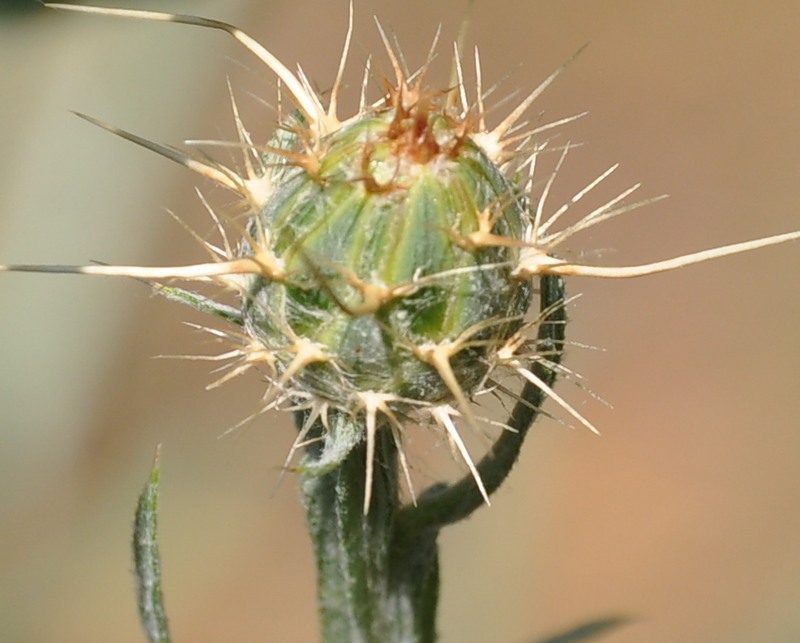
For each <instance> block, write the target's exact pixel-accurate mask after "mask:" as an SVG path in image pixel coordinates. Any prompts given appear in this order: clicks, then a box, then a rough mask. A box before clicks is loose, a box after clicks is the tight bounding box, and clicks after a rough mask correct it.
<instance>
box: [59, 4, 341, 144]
mask: <svg viewBox="0 0 800 643" xmlns="http://www.w3.org/2000/svg"><path fill="white" fill-rule="evenodd" d="M45 6H46V7H49V8H51V9H62V10H65V11H77V12H80V13H92V14H97V15H103V16H115V17H119V18H133V19H136V20H151V21H154V22H174V23H178V24H184V25H192V26H195V27H205V28H208V29H216V30H219V31H224V32H225V33H227V34H229V35H230V36H232V37H233V38H234V39H236V40H238V41H239V42H240V43H241V44H242V45H244V46H245V48H246V49H247V50H248V51H250V53H252V54H254V55H255V56H256V57H257V58H258V59H259V60H261V62H263V63H264V64H265V65H267V67H269V69H270V70H271V71H272V72H273V73H274V74H275V75H276V76H277V77H278V78H279V79H280V80H281V81H282V82H283V84H285V85H286V87H287V89H288V90H289V92H290V93H291V94H292V96H293V98H294V100H295V102H296V103H297V107H298V108H299V109H300V110H301V111H302V112H303V113H304V115H305V116H306V118H308V120H309V121H310V122H311V123H313V124H315V125H317V126H318V127H319V129H320V130H321V131H320V135H322V134H324V133H327V132H328V131H330V130H328V129H327V125H328V123H327V119H326V115H325V113H324V112H322V113H321V112H320V110H319V107H318V102H317V99H316V96H314V95H312V94H310V93H309V92H308V91H306V89H305V88H304V87H303V85H302V83H301V82H300V80H298V78H297V77H296V76H295V75H294V74H293V73H292V72H290V71H289V70H288V69H287V68H286V66H285V65H284V64H283V63H281V61H279V60H278V59H277V58H275V56H273V55H272V53H270V52H269V51H268V50H267V49H266V48H265V47H264V46H263V45H261V44H260V43H259V42H258V41H256V40H254V39H253V38H252V37H251V36H249V35H247V34H246V33H245V32H243V31H242V30H241V29H238V28H237V27H234V26H233V25H230V24H228V23H226V22H221V21H219V20H212V19H209V18H201V17H199V16H190V15H185V14H178V13H166V12H161V11H140V10H136V9H110V8H107V7H89V6H83V5H72V4H62V3H47V4H45ZM334 129H335V128H334Z"/></svg>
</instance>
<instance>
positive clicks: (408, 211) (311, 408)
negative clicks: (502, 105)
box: [2, 5, 800, 640]
mask: <svg viewBox="0 0 800 643" xmlns="http://www.w3.org/2000/svg"><path fill="white" fill-rule="evenodd" d="M54 6H57V7H59V8H64V9H71V10H75V11H83V12H87V13H105V14H108V15H118V16H123V17H133V18H144V19H149V20H157V21H167V22H182V23H188V24H193V25H197V26H204V27H210V28H214V29H220V30H223V31H225V32H227V33H229V34H230V35H232V36H233V37H234V38H236V39H237V40H239V41H240V42H242V43H243V44H244V45H245V46H246V47H247V48H248V49H249V50H250V51H251V52H252V53H254V54H255V55H256V56H258V57H259V58H260V59H261V60H262V61H263V62H264V63H265V64H266V65H267V66H268V67H269V68H270V69H271V70H272V71H273V72H274V73H275V74H276V76H277V77H278V78H279V80H280V82H281V87H282V88H283V92H284V94H286V95H288V96H289V98H290V99H291V100H292V102H293V103H294V110H292V111H291V112H290V113H288V114H279V115H278V124H277V128H276V133H275V134H274V136H273V138H272V139H271V140H270V141H269V142H268V143H267V145H266V146H262V145H259V144H257V143H254V142H253V141H252V139H251V136H250V134H249V133H248V132H247V130H246V129H245V127H244V125H243V124H242V122H241V121H240V119H239V118H238V114H237V110H236V106H235V104H234V115H235V119H236V123H237V127H238V130H239V138H240V140H239V142H238V146H239V147H241V148H242V149H243V150H244V160H243V166H242V168H231V167H228V166H225V165H222V164H219V163H217V162H214V161H210V160H209V159H208V158H205V157H203V156H199V155H194V154H191V153H187V152H183V151H178V150H175V149H174V148H169V147H164V146H161V145H158V144H155V143H152V142H149V141H146V140H144V139H141V138H139V137H137V136H135V135H133V134H130V133H127V132H123V131H121V130H119V129H116V128H114V127H110V126H107V125H103V124H101V123H99V122H98V121H96V120H94V119H91V118H88V117H85V118H87V120H90V121H92V122H94V123H96V124H98V125H100V126H102V127H105V128H106V129H109V130H110V131H112V132H114V133H117V134H119V135H121V136H123V137H124V138H127V139H128V140H131V141H133V142H135V143H137V144H140V145H143V146H145V147H147V148H149V149H152V150H154V151H156V152H158V153H159V154H162V155H164V156H166V157H168V158H170V159H171V160H173V161H176V162H178V163H180V164H182V165H184V166H186V167H188V168H189V169H191V170H193V171H195V172H197V173H199V174H200V175H202V176H204V177H205V178H207V179H210V180H211V181H213V182H215V183H217V184H218V185H221V186H223V187H224V188H227V189H229V190H231V191H232V192H234V193H235V194H236V195H237V196H238V197H240V198H241V202H242V204H243V209H244V210H245V214H244V216H242V217H231V218H230V220H223V217H221V215H218V214H216V213H214V212H213V211H211V214H212V216H213V217H215V220H216V221H217V222H218V225H219V230H220V233H221V242H220V243H219V244H217V245H214V244H211V243H210V242H204V244H205V246H206V248H207V249H208V250H209V252H210V253H211V257H212V259H211V260H210V261H209V262H207V263H202V264H196V265H192V266H185V267H170V268H144V267H134V266H82V267H75V266H6V267H4V268H2V269H3V270H6V271H10V270H17V271H45V272H72V273H80V274H97V275H111V276H127V277H136V278H140V279H145V280H148V281H151V282H162V281H164V280H169V281H170V283H169V284H163V283H160V284H159V285H157V286H156V287H157V288H158V289H159V290H160V292H162V293H163V294H165V295H167V296H168V297H170V298H173V299H176V300H179V301H182V302H184V303H187V304H190V305H192V306H194V307H195V308H198V309H200V310H202V311H204V312H208V313H211V314H213V315H215V316H217V317H221V318H224V319H226V320H227V321H229V322H231V324H232V329H230V330H224V331H220V330H214V329H209V332H213V333H216V334H218V336H220V337H223V338H225V339H226V340H228V341H229V342H230V343H231V345H232V346H231V348H230V350H229V351H227V352H226V354H225V357H229V358H230V359H231V369H230V371H229V372H228V374H227V375H226V376H225V378H224V379H227V378H229V377H232V376H234V375H237V374H239V373H241V372H243V371H245V370H247V369H249V368H251V367H254V368H257V369H258V370H259V371H260V372H261V373H262V374H263V376H264V377H265V378H266V380H267V381H268V382H269V385H270V387H271V390H272V393H271V396H270V397H269V398H267V402H266V403H265V405H264V407H263V409H262V410H268V409H271V408H284V409H288V410H291V411H293V412H294V413H295V414H296V417H297V419H298V427H299V433H298V437H297V440H296V441H295V444H294V445H293V447H292V449H291V452H290V454H289V458H288V459H287V467H288V466H290V463H291V461H292V460H293V456H294V455H295V453H296V452H297V451H298V450H299V449H301V448H306V454H305V456H304V458H303V460H302V462H301V464H300V466H299V467H298V469H299V471H300V472H301V474H302V475H303V493H304V498H305V501H306V506H307V509H308V511H309V524H310V527H311V530H312V535H313V538H314V542H315V546H316V547H317V555H318V563H319V570H320V592H321V596H320V601H321V602H320V604H321V609H322V615H323V627H324V628H325V632H326V639H327V640H358V639H359V638H362V639H364V640H413V639H414V638H415V639H417V640H429V639H430V638H431V637H432V636H433V634H432V632H433V616H434V611H435V593H436V587H437V581H438V578H437V570H436V564H435V562H436V534H437V532H438V529H440V528H441V527H442V526H443V525H445V524H448V523H450V522H453V521H456V520H459V519H461V518H463V517H464V516H466V515H468V514H469V513H470V512H471V511H473V510H474V509H475V508H476V507H477V506H479V505H480V504H482V503H484V502H485V503H487V504H488V502H489V496H490V495H491V493H492V492H493V491H494V490H495V489H496V488H497V487H498V486H499V484H500V483H501V482H502V480H503V479H504V477H505V476H506V475H507V474H508V472H509V471H510V468H511V466H512V465H513V462H514V460H515V459H516V455H517V453H518V450H519V446H520V444H521V441H522V438H523V437H524V435H525V432H526V430H527V429H528V427H529V426H530V424H531V422H532V421H533V419H534V418H535V415H536V413H537V410H538V408H539V406H540V403H541V402H542V401H543V399H544V398H545V397H551V398H553V399H554V400H555V401H556V402H557V403H558V404H560V405H561V406H562V407H564V408H565V409H566V411H567V412H569V413H570V414H571V415H572V416H573V417H574V418H575V420H576V421H577V422H579V423H582V424H584V425H586V426H588V427H589V428H593V427H592V425H591V424H590V423H589V422H588V421H587V420H586V419H585V418H584V417H583V416H581V415H580V414H579V413H578V412H577V411H576V410H575V409H574V408H573V407H571V406H570V405H569V404H568V402H566V401H565V400H564V399H563V398H561V397H560V396H559V395H558V393H556V392H555V391H554V390H553V388H552V385H553V382H554V379H555V376H556V374H558V373H560V372H562V369H563V367H562V366H561V364H560V359H561V352H562V346H563V341H564V331H565V321H566V318H565V313H564V287H563V281H562V279H563V277H565V276H569V275H587V276H601V277H634V276H640V275H646V274H652V273H654V272H659V271H664V270H670V269H673V268H677V267H681V266H685V265H688V264H690V263H696V262H700V261H705V260H707V259H711V258H715V257H721V256H725V255H727V254H734V253H738V252H743V251H746V250H750V249H755V248H759V247H763V246H766V245H772V244H776V243H781V242H783V241H787V240H790V239H795V238H797V237H798V236H800V233H789V234H785V235H779V236H775V237H768V238H765V239H761V240H757V241H750V242H745V243H741V244H735V245H733V246H727V247H723V248H717V249H714V250H710V251H705V252H700V253H695V254H691V255H686V256H682V257H678V258H676V259H671V260H667V261H660V262H655V263H652V264H647V265H644V266H634V267H600V266H590V265H583V264H577V263H572V262H569V261H567V260H566V259H563V258H561V257H560V256H559V255H560V253H559V248H561V247H562V246H563V244H564V242H565V241H566V240H567V239H569V238H570V237H571V236H572V235H574V234H576V233H578V232H580V231H582V230H585V229H586V228H589V227H591V226H594V225H596V224H598V223H601V222H603V221H607V220H609V219H611V218H613V217H616V216H619V215H621V214H624V213H626V212H628V211H630V210H632V209H635V208H636V207H639V206H640V205H643V204H644V203H646V202H638V203H629V202H627V201H626V199H627V197H628V196H629V195H630V194H631V193H632V192H633V191H634V190H635V189H636V187H638V186H635V187H633V188H631V189H629V190H626V191H625V192H623V193H622V194H621V195H619V196H618V197H616V198H614V199H612V200H610V201H608V202H607V203H605V204H603V205H601V206H599V207H597V208H595V209H593V210H592V211H591V212H590V213H589V214H587V215H585V216H583V217H582V218H580V219H579V220H578V221H577V222H574V223H570V224H567V225H563V226H559V227H556V226H557V225H558V224H560V223H561V221H563V220H564V218H563V217H564V215H565V214H566V213H567V210H568V209H569V208H570V207H572V206H573V205H575V204H576V203H577V202H578V201H580V200H581V199H582V198H583V197H584V196H585V195H586V194H587V193H589V192H590V191H591V190H592V189H593V188H595V187H596V186H597V185H598V184H600V183H601V182H602V181H603V180H604V179H606V178H607V177H608V176H609V175H610V174H611V172H612V171H613V168H612V169H611V170H608V171H607V172H604V173H603V174H601V175H600V176H599V177H597V178H596V179H595V180H593V181H591V182H590V183H589V184H588V185H587V186H586V187H585V188H583V189H582V190H580V191H579V192H578V193H577V194H576V195H575V196H574V197H573V198H572V199H571V201H570V202H569V203H567V204H565V205H563V206H561V207H558V208H556V209H553V208H551V207H550V206H549V203H548V195H549V194H550V191H551V187H552V185H553V181H554V179H555V176H556V174H557V171H558V168H559V167H560V166H561V163H562V162H563V160H564V157H565V156H566V153H567V151H568V149H569V146H566V147H564V148H563V150H562V152H561V157H560V161H559V162H558V163H557V166H556V169H555V171H553V172H552V173H551V174H550V175H549V176H548V177H546V178H545V180H544V182H543V185H542V186H541V189H539V190H538V191H537V193H536V196H535V197H534V196H533V185H534V176H535V170H536V168H537V162H538V160H539V159H540V157H541V155H542V154H543V153H545V152H546V151H549V150H550V149H551V147H548V144H547V141H545V140H543V138H542V137H543V135H544V133H545V132H546V131H547V130H548V129H551V128H553V127H555V126H557V125H561V124H564V123H565V122H567V121H568V120H571V119H563V120H562V121H559V122H556V123H550V124H547V125H544V126H539V127H535V126H534V127H527V126H526V125H525V124H524V123H523V121H522V119H523V118H524V114H525V113H526V112H527V110H528V108H529V107H530V105H531V104H532V102H533V101H534V100H535V99H536V97H537V96H538V95H539V94H541V92H542V91H544V90H545V89H546V88H547V87H548V86H549V85H550V84H551V83H552V82H553V80H554V79H555V78H556V77H557V76H558V74H559V73H560V71H561V70H557V71H556V72H554V73H553V74H552V75H551V76H550V77H549V78H547V79H546V80H545V81H544V82H543V83H542V84H541V85H540V86H539V87H538V88H537V89H536V90H534V91H533V92H532V93H531V94H530V95H529V96H527V97H526V98H525V99H524V100H523V101H522V102H521V103H520V104H519V105H518V106H517V107H516V108H515V109H513V110H511V112H510V113H509V114H508V115H507V116H505V117H504V118H502V119H501V120H500V122H499V123H498V124H495V125H493V126H491V127H490V126H488V125H487V122H486V121H487V119H486V110H485V108H484V92H483V90H482V88H481V87H480V81H479V82H478V87H477V88H476V89H475V91H468V90H467V88H466V86H465V82H464V81H463V73H462V64H461V60H460V58H459V55H458V53H456V58H455V70H456V73H455V79H456V80H455V82H454V83H453V85H452V87H450V88H447V89H445V90H443V91H440V92H435V91H431V90H430V89H428V88H427V87H426V85H425V75H426V71H427V68H428V64H429V63H430V56H429V58H428V61H427V62H426V63H425V64H424V65H423V67H422V68H421V69H420V70H418V71H417V72H414V73H409V72H408V71H407V70H406V69H404V67H403V65H402V63H401V60H400V56H399V54H398V53H397V52H396V51H395V49H394V48H393V47H392V46H391V44H390V43H389V42H388V39H386V38H385V36H384V42H385V44H386V51H387V55H388V58H389V61H390V64H391V67H392V69H393V72H394V78H393V79H391V81H387V82H386V91H385V94H384V95H383V96H382V97H381V98H380V99H379V100H377V101H375V102H369V101H368V100H367V98H366V95H365V92H363V93H362V95H363V98H362V100H361V104H360V106H359V109H358V111H357V113H356V114H355V115H354V116H352V117H348V118H344V117H341V116H340V115H339V114H338V109H337V102H338V96H339V90H340V87H341V85H342V77H343V72H344V62H345V59H346V55H345V56H343V57H342V64H341V66H340V68H339V72H338V74H337V77H336V80H335V82H334V84H333V89H332V91H331V93H330V96H329V98H328V99H327V100H326V101H324V100H323V98H322V97H320V96H319V94H318V93H317V92H316V91H315V90H314V89H312V86H311V84H310V83H309V81H308V80H307V79H306V77H305V75H304V74H303V73H302V71H301V70H298V72H296V73H295V72H291V71H290V70H288V69H287V68H286V67H285V66H283V65H282V64H281V63H280V62H279V61H278V60H277V59H275V58H274V56H272V54H271V53H270V52H268V51H267V50H265V49H264V48H263V47H261V46H260V45H259V44H258V43H256V42H255V41H253V40H252V39H251V38H249V36H247V35H246V34H244V33H243V32H241V31H240V30H238V29H236V28H234V27H231V26H230V25H227V24H223V23H220V22H216V21H211V20H206V19H201V18H195V17H189V16H177V15H174V14H163V13H156V12H143V11H126V10H112V9H99V8H90V7H79V6H74V5H69V6H63V5H54ZM349 42H350V32H349V31H348V36H347V39H346V43H347V44H346V46H345V54H346V51H347V48H348V46H349ZM475 62H476V72H475V73H476V76H477V78H478V79H480V71H479V69H480V67H479V62H478V58H477V55H476V61H475ZM369 75H370V74H369V70H366V73H365V83H364V85H365V86H366V79H368V78H369ZM652 200H653V199H651V200H649V201H652ZM649 201H647V202H649ZM174 279H184V280H194V281H200V282H207V281H212V282H215V283H218V284H222V285H223V286H225V287H226V288H230V289H231V290H232V291H233V292H234V293H236V295H237V296H238V306H236V307H231V306H228V305H225V304H221V303H217V302H215V301H212V300H211V299H208V298H206V297H203V296H201V295H198V294H195V293H190V292H188V291H185V290H183V289H180V288H176V287H174V286H173V285H171V280H174ZM537 292H538V295H539V304H538V305H539V314H538V316H534V318H533V319H531V318H530V317H529V316H527V312H528V307H529V305H530V303H531V298H532V295H533V294H535V293H537ZM515 378H516V379H518V380H519V381H520V382H521V383H522V386H521V391H518V390H516V389H515V388H512V382H513V380H514V379H515ZM518 388H519V387H518ZM488 394H491V395H494V396H499V397H501V398H506V399H507V400H509V401H510V402H511V403H512V404H513V405H514V408H513V410H512V412H511V414H510V417H509V419H508V420H507V421H506V422H503V423H501V424H502V426H503V428H504V429H505V430H504V432H503V433H501V435H500V437H499V438H498V439H497V441H496V442H495V443H494V444H493V446H492V448H491V450H490V452H489V454H488V455H487V456H486V457H484V458H483V459H481V460H480V461H478V462H475V461H474V460H473V458H472V457H471V455H470V454H469V453H468V451H467V449H466V446H465V445H464V442H463V440H462V438H461V435H460V433H459V430H458V425H467V426H471V427H472V428H479V425H480V424H482V423H485V422H488V419H486V418H483V417H480V415H479V414H478V413H477V412H476V410H475V408H474V406H473V399H474V398H477V397H479V396H481V395H488ZM409 423H415V424H428V425H430V426H432V427H434V428H438V429H439V430H441V431H443V432H444V433H445V434H446V435H447V436H448V438H449V440H450V442H451V443H452V444H453V446H454V450H455V451H456V452H457V453H458V454H459V456H460V457H461V459H462V460H463V461H464V462H465V464H466V466H467V468H468V470H469V474H470V475H469V476H468V477H467V478H465V479H464V480H462V481H460V482H459V483H457V484H455V485H451V486H449V487H436V488H434V489H431V490H428V491H426V492H423V493H422V494H419V496H418V497H417V494H416V493H415V491H414V489H413V487H412V484H411V476H410V473H409V466H408V463H407V462H406V457H405V451H404V448H403V440H404V427H405V426H407V425H408V424H409ZM398 473H400V474H402V477H404V478H405V484H406V486H407V488H408V494H409V496H410V498H411V503H410V504H409V505H408V506H403V505H401V502H400V495H399V491H398ZM356 632H358V633H359V634H358V636H356V634H355V633H356Z"/></svg>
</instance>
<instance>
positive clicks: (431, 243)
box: [243, 100, 530, 411]
mask: <svg viewBox="0 0 800 643" xmlns="http://www.w3.org/2000/svg"><path fill="white" fill-rule="evenodd" d="M459 124H460V123H459V122H458V121H457V120H454V119H452V118H449V117H448V116H447V114H446V113H445V112H444V111H443V110H442V109H441V108H440V107H439V108H437V106H435V105H433V104H431V103H428V102H427V101H423V100H420V101H419V102H417V103H414V104H411V105H405V106H401V105H391V104H387V105H384V106H382V107H381V108H377V109H375V110H370V111H369V112H368V113H365V114H361V115H359V117H358V118H357V119H355V120H353V121H352V122H350V123H348V124H346V125H345V126H343V127H342V128H341V129H338V130H337V131H335V132H333V133H332V134H329V135H327V136H326V137H324V138H322V139H321V140H320V142H319V145H318V147H319V149H318V150H314V151H309V150H304V149H302V147H301V146H300V143H299V141H300V140H302V138H299V137H296V136H294V137H289V139H288V141H285V142H288V143H289V147H288V149H276V150H275V152H274V154H273V155H272V157H277V158H278V159H280V158H281V157H285V158H286V159H297V158H299V159H300V160H299V161H297V162H295V163H294V164H292V165H291V166H290V167H288V168H285V167H282V166H280V164H279V169H278V171H277V175H278V177H277V179H276V180H275V181H274V191H273V192H272V194H271V195H270V196H269V198H268V199H267V200H266V202H265V203H264V204H263V206H262V207H261V209H260V211H259V212H258V213H257V214H256V219H255V221H254V222H253V223H252V224H251V226H250V228H251V234H253V235H254V236H257V234H258V233H257V230H264V231H269V234H268V235H264V236H263V238H264V239H265V241H266V243H267V244H268V246H267V248H263V247H261V248H259V251H260V252H262V253H266V254H269V255H272V256H274V258H275V261H276V265H279V266H280V269H281V270H282V271H283V276H282V277H281V278H279V279H274V278H273V279H265V278H263V277H260V276H257V277H254V278H251V279H250V280H249V283H248V285H247V288H246V296H245V297H244V298H243V302H244V308H243V313H244V317H245V319H246V322H247V329H248V332H250V333H252V334H253V335H254V336H255V337H257V338H258V339H259V340H260V341H261V342H263V344H264V346H266V347H267V348H268V349H269V350H270V351H271V352H272V353H273V354H274V356H275V366H276V371H277V377H278V380H283V381H284V382H285V384H286V385H287V386H288V387H289V388H290V390H292V391H297V392H298V393H300V394H301V395H303V394H306V395H311V396H315V397H319V398H322V399H324V400H325V401H326V402H327V403H328V404H330V405H331V406H333V407H336V408H340V409H342V410H346V411H353V410H356V409H358V408H359V407H360V406H363V403H362V394H363V393H367V392H374V393H379V394H381V395H384V396H387V398H388V399H396V400H398V401H400V400H408V401H409V402H411V403H412V404H413V403H449V402H451V401H453V400H454V397H455V396H460V395H462V393H460V392H463V395H464V396H468V395H470V394H471V393H472V392H474V391H475V390H476V389H477V388H478V387H480V385H481V384H482V383H483V382H484V381H485V379H486V377H487V374H488V372H489V369H490V364H491V363H492V362H493V359H492V355H493V352H495V351H496V350H497V348H498V347H499V346H502V345H503V344H504V343H505V342H506V340H508V338H509V337H510V336H511V335H512V334H513V333H514V332H515V331H516V330H518V329H519V327H520V325H521V320H522V316H523V315H524V313H525V311H526V309H527V307H528V303H529V300H530V283H529V280H526V279H520V278H517V277H513V276H512V274H511V273H512V271H513V269H514V267H515V266H516V265H517V262H518V260H519V248H518V247H515V246H514V244H513V243H512V242H513V241H514V240H516V241H518V242H521V240H522V236H523V233H524V230H525V222H526V217H527V214H526V212H525V210H524V205H523V203H524V202H523V200H522V198H521V196H520V195H519V194H518V193H517V191H516V190H515V188H514V187H513V186H512V185H511V184H510V183H509V181H508V180H507V179H506V178H505V177H504V176H503V174H502V173H501V172H500V171H499V170H498V168H497V167H496V165H495V164H494V163H492V162H491V161H490V160H489V159H488V158H487V157H486V155H485V154H484V153H483V152H482V151H481V149H480V148H478V147H477V146H476V145H475V144H474V143H473V142H472V141H470V140H469V139H468V138H467V137H466V136H465V135H464V133H463V131H461V130H459V127H458V126H459ZM300 126H301V124H300V123H299V122H298V123H297V127H300ZM268 160H269V159H268ZM487 219H489V220H491V224H492V232H493V233H494V234H496V235H502V236H503V237H504V238H505V241H504V243H503V244H502V245H488V246H487V245H482V244H481V243H480V242H476V241H474V240H473V239H475V235H476V234H478V233H480V231H481V226H482V222H485V221H486V220H487ZM246 252H247V253H251V252H252V251H251V249H250V248H249V247H247V248H246ZM439 347H445V348H442V354H443V355H445V356H446V358H447V359H446V360H444V361H442V362H441V363H439V362H438V361H437V358H435V357H433V354H438V353H436V351H437V349H438V348H439ZM445 364H446V365H448V366H444V365H445ZM286 380H290V381H286ZM455 387H457V389H459V390H460V392H456V390H455Z"/></svg>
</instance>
